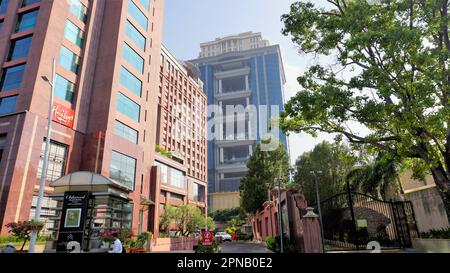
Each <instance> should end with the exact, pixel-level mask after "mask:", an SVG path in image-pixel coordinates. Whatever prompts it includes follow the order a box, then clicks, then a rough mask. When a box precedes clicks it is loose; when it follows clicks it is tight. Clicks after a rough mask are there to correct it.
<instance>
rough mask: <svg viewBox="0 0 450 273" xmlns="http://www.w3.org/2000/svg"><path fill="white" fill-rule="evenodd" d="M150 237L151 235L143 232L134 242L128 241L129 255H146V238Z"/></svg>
mask: <svg viewBox="0 0 450 273" xmlns="http://www.w3.org/2000/svg"><path fill="white" fill-rule="evenodd" d="M150 236H151V233H149V232H144V233H142V234H140V235H139V236H137V238H136V240H130V241H129V244H128V246H129V253H146V252H147V251H146V250H145V245H146V244H147V241H148V238H149V237H150Z"/></svg>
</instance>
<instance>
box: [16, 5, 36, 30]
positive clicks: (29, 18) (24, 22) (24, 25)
mask: <svg viewBox="0 0 450 273" xmlns="http://www.w3.org/2000/svg"><path fill="white" fill-rule="evenodd" d="M38 13H39V10H33V11H30V12H27V13H24V14H20V15H19V19H18V20H17V26H16V32H22V31H25V30H29V29H33V28H34V26H35V25H36V19H37V15H38Z"/></svg>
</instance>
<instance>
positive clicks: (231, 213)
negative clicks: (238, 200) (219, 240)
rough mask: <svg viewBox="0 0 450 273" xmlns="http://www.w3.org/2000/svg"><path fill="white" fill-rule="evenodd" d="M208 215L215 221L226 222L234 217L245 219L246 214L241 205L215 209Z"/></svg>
mask: <svg viewBox="0 0 450 273" xmlns="http://www.w3.org/2000/svg"><path fill="white" fill-rule="evenodd" d="M210 217H212V218H213V219H214V221H217V222H228V221H230V220H232V219H234V218H239V219H245V218H246V217H247V216H246V214H245V211H244V210H243V209H242V208H241V207H237V208H230V209H223V210H216V211H214V212H212V213H211V214H210Z"/></svg>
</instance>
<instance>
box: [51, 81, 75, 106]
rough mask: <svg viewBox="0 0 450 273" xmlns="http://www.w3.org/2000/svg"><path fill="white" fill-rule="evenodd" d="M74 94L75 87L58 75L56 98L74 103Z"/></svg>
mask: <svg viewBox="0 0 450 273" xmlns="http://www.w3.org/2000/svg"><path fill="white" fill-rule="evenodd" d="M74 92H75V85H74V84H73V83H71V82H70V81H68V80H67V79H65V78H63V77H61V76H60V75H58V74H57V75H56V83H55V96H56V97H58V98H61V99H63V100H66V101H68V102H70V103H72V102H73V97H74Z"/></svg>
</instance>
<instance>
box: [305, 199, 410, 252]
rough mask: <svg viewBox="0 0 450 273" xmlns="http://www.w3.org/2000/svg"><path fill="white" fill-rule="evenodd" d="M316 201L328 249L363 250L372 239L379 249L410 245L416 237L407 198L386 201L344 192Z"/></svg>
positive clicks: (408, 246) (407, 246)
mask: <svg viewBox="0 0 450 273" xmlns="http://www.w3.org/2000/svg"><path fill="white" fill-rule="evenodd" d="M320 204H321V211H322V221H323V229H324V240H325V242H324V243H325V246H326V248H327V249H328V250H366V249H367V244H368V243H369V242H374V241H375V242H378V243H379V244H380V246H381V248H382V249H386V248H411V247H412V241H411V238H412V237H418V232H417V225H416V221H415V217H414V210H413V206H412V203H411V202H410V201H402V202H387V201H383V200H379V199H377V198H374V197H372V196H369V195H367V194H363V193H358V192H352V191H346V192H343V193H340V194H337V195H334V196H333V197H330V198H328V199H327V200H325V201H323V202H320ZM314 207H316V208H317V204H316V205H315V206H314Z"/></svg>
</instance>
